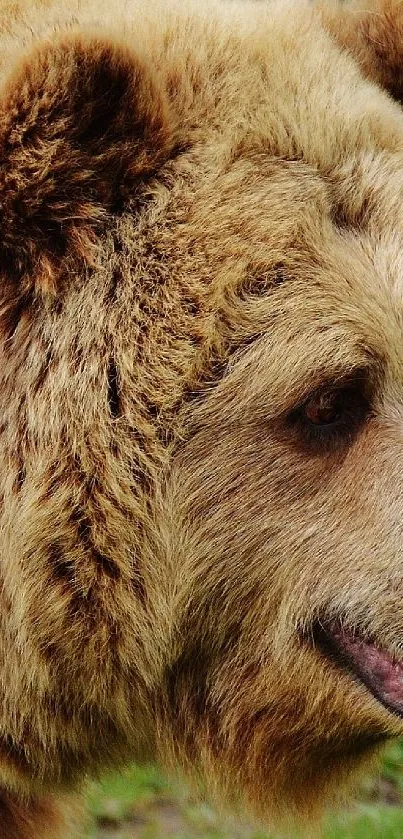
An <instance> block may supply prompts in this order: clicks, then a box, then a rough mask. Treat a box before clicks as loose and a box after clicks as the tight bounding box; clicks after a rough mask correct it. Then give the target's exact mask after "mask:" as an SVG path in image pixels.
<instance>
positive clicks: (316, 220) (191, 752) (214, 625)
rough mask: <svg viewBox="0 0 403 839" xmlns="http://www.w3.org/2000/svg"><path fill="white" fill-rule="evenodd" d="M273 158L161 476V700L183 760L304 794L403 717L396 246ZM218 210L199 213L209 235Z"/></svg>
mask: <svg viewBox="0 0 403 839" xmlns="http://www.w3.org/2000/svg"><path fill="white" fill-rule="evenodd" d="M240 165H242V166H243V165H244V164H240ZM266 166H267V168H266V169H265V165H264V163H262V161H261V160H259V161H258V162H257V164H256V168H255V169H254V175H255V179H254V178H253V177H252V176H251V171H250V170H249V172H248V177H249V179H250V180H249V184H250V182H252V183H253V187H252V186H250V185H249V187H248V185H247V184H246V183H245V184H244V189H240V190H239V196H240V197H239V199H237V200H238V206H239V212H240V214H241V215H242V207H244V206H245V208H246V206H247V205H248V201H249V206H251V205H252V201H253V198H252V192H253V189H256V184H257V183H258V182H259V174H260V175H261V177H262V184H261V188H260V195H259V200H258V202H257V204H258V206H259V209H260V211H261V213H260V212H259V216H258V219H257V218H256V217H253V220H251V219H250V217H249V220H248V217H247V214H246V212H245V216H244V217H242V222H241V224H242V229H243V230H247V231H248V235H247V240H248V244H247V245H246V244H245V246H244V248H245V250H244V260H243V259H242V258H240V256H239V252H238V251H237V259H236V260H234V262H233V263H232V265H231V267H229V265H228V264H227V265H226V266H225V271H227V272H229V273H230V275H231V282H233V283H234V285H233V289H234V291H233V293H232V294H228V286H226V294H225V296H224V298H222V299H221V302H220V304H219V305H218V307H217V308H218V310H219V312H220V314H219V317H220V319H221V322H222V324H223V332H222V334H224V335H225V339H226V340H227V341H228V343H227V344H226V346H227V347H228V346H229V345H231V354H230V358H229V360H228V365H227V367H226V368H225V369H223V370H221V369H220V371H219V379H218V380H216V381H214V383H212V384H211V385H210V386H208V387H207V388H206V389H205V390H204V391H203V392H202V393H201V394H197V395H194V396H193V399H191V400H190V404H189V407H188V409H187V413H185V417H186V422H185V428H186V439H185V441H184V442H182V443H181V445H180V446H179V447H178V451H177V453H176V455H175V457H174V459H173V464H172V471H171V475H170V478H169V481H168V491H167V498H168V501H169V511H170V517H171V518H170V520H171V521H172V522H173V525H171V527H172V531H173V536H171V539H172V543H171V550H172V566H173V567H175V568H176V577H175V579H176V580H177V590H176V598H177V600H176V604H175V611H174V614H175V619H176V621H177V622H178V632H179V638H180V639H181V640H180V642H179V647H178V650H177V657H176V658H174V660H173V663H172V668H171V671H170V672H169V673H168V686H169V687H168V696H169V701H168V703H167V704H168V707H169V709H170V712H169V716H170V719H171V726H172V731H173V733H174V737H175V740H177V739H178V733H179V738H181V737H182V738H183V739H180V748H183V746H184V747H185V751H186V753H187V755H188V759H189V762H192V761H195V759H196V760H197V759H198V756H199V755H200V754H202V755H203V759H204V760H207V759H208V755H210V759H211V753H212V754H213V755H215V757H216V759H217V762H218V763H221V766H222V767H223V778H222V782H223V784H224V785H225V786H226V785H228V787H229V790H230V791H231V790H232V791H233V790H236V791H237V792H238V791H239V789H241V788H244V789H245V787H246V788H247V790H248V793H249V796H250V799H252V800H253V801H256V798H258V800H259V804H260V805H261V806H262V808H263V809H265V808H266V807H267V802H268V798H270V805H271V807H272V808H273V807H274V808H275V807H276V804H277V801H278V799H280V800H281V801H282V802H283V801H284V798H285V799H286V800H287V805H288V808H289V810H290V809H292V807H293V806H295V807H296V808H297V809H300V810H301V809H307V808H309V807H310V806H311V803H312V804H314V803H315V802H316V799H317V796H318V792H319V791H320V795H321V797H323V795H325V794H327V792H328V790H329V788H331V787H332V786H333V785H334V780H335V777H337V778H338V783H339V784H340V783H341V782H343V781H345V779H346V776H347V772H348V768H349V767H350V765H352V764H356V763H357V761H358V759H359V758H360V757H361V755H363V756H364V757H365V759H366V760H367V759H368V753H369V752H370V751H371V749H373V748H374V747H377V746H378V745H379V743H382V742H383V741H384V739H385V738H386V737H387V736H388V735H391V734H392V733H395V732H398V731H399V729H400V726H401V722H400V720H399V717H400V716H401V714H402V710H403V704H402V702H403V692H402V680H403V671H402V667H401V664H399V659H401V652H400V650H401V645H402V630H401V606H400V601H401V585H402V583H401V561H402V553H401V550H402V549H401V544H402V498H401V490H400V481H399V473H400V470H401V467H402V451H401V408H400V405H399V397H398V393H399V389H400V387H401V385H400V382H401V375H402V374H401V370H402V359H401V340H400V337H399V336H400V334H401V329H402V309H401V299H402V286H401V279H400V277H401V271H402V264H403V263H402V255H401V247H400V243H399V237H398V236H396V234H395V231H393V232H391V231H386V230H381V229H379V231H375V230H371V231H369V230H365V229H363V230H351V229H345V228H342V227H340V226H339V225H337V224H335V222H334V219H333V218H332V214H331V210H330V211H329V206H326V202H325V200H324V190H323V184H321V182H320V179H319V178H317V176H315V175H314V174H313V173H309V171H308V170H307V169H304V167H303V166H300V164H297V165H296V164H284V163H283V162H277V163H273V164H271V166H270V167H269V165H267V164H266ZM269 168H270V178H269V177H267V179H266V174H267V173H268V170H269ZM231 178H232V181H233V182H234V169H233V170H232V172H231ZM283 178H286V187H285V186H284V182H283ZM280 185H281V187H280ZM276 188H278V189H279V192H280V188H281V194H282V203H281V209H282V212H281V214H279V215H280V217H279V218H278V219H270V224H269V225H268V226H269V230H268V232H267V233H266V235H265V233H264V228H265V226H266V224H267V218H269V217H270V207H271V206H272V202H275V200H276ZM288 189H289V190H290V193H289V194H290V196H291V195H293V199H294V200H292V199H291V198H290V199H289V200H287V198H288V196H287V191H286V190H288ZM219 194H220V195H221V197H222V196H223V195H225V188H224V187H223V186H222V187H221V190H219ZM304 196H305V202H304ZM299 201H301V204H299ZM229 212H230V211H229V208H227V207H226V206H225V199H223V198H222V203H221V205H220V208H219V209H218V210H217V215H216V216H213V217H212V218H211V225H210V226H209V227H208V229H207V230H206V228H205V227H204V226H203V225H201V226H200V228H199V229H200V231H201V233H200V238H202V239H203V242H204V245H205V247H206V248H207V249H211V250H212V249H214V248H215V247H217V248H218V237H219V235H222V231H223V218H224V217H226V216H227V213H228V214H229ZM283 214H284V215H283ZM251 228H253V232H249V231H251ZM256 228H259V230H258V232H257V230H256ZM216 231H219V233H217V232H216ZM287 237H288V238H287ZM272 239H273V241H274V242H277V243H278V242H282V245H281V248H282V250H281V252H279V251H278V250H277V251H276V248H275V245H274V246H273V250H274V253H275V259H274V264H270V255H271V252H272V246H271V242H272ZM207 240H208V242H207ZM265 248H266V261H264V251H265ZM260 249H261V250H260ZM259 250H260V253H259V256H258V252H259ZM260 259H261V270H260V273H259V271H258V268H257V261H258V260H260ZM240 266H241V267H240ZM235 289H237V292H239V293H237V292H235ZM369 289H370V292H369ZM231 342H232V343H231ZM178 534H179V536H178ZM181 644H182V645H183V647H182V646H181ZM171 715H172V716H171ZM190 720H191V722H190ZM173 749H174V753H175V744H174V745H173ZM176 750H177V751H176V754H177V753H178V747H177V746H176ZM274 767H276V769H275V772H274ZM273 775H274V780H273ZM268 791H269V792H268ZM271 795H272V796H273V798H271ZM310 797H312V802H311V800H310Z"/></svg>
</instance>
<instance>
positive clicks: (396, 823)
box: [87, 741, 403, 839]
mask: <svg viewBox="0 0 403 839" xmlns="http://www.w3.org/2000/svg"><path fill="white" fill-rule="evenodd" d="M88 803H89V810H90V813H91V817H92V820H91V825H90V826H89V830H88V833H87V839H274V837H272V836H270V835H269V834H268V833H262V832H259V831H256V829H254V828H252V827H250V826H248V825H247V824H240V823H239V822H235V823H234V824H233V825H228V824H225V823H224V821H223V819H222V818H220V817H219V816H218V815H217V814H216V813H215V812H214V810H213V809H212V808H211V807H210V806H209V805H208V804H206V803H205V802H200V801H197V800H196V799H195V798H194V796H192V795H191V794H190V793H189V791H188V790H186V788H184V787H180V786H178V785H177V784H175V783H174V782H169V781H168V780H166V779H165V778H164V777H163V775H162V774H161V773H160V772H159V771H158V770H157V769H156V768H155V767H154V766H145V767H135V766H134V767H132V768H131V769H130V770H128V771H127V772H126V773H124V774H122V775H109V776H107V777H105V778H104V780H103V781H102V782H101V783H99V784H97V785H93V786H92V787H91V789H90V791H89V796H88ZM402 837H403V741H402V742H397V743H395V744H393V745H392V746H391V747H390V749H389V751H388V753H387V755H386V757H385V759H384V762H383V765H382V772H381V775H380V776H379V777H377V778H375V779H373V780H372V781H369V782H368V783H367V784H366V786H365V787H364V789H363V790H362V794H361V796H360V798H359V800H357V801H356V802H353V804H352V805H351V807H350V808H349V809H348V810H347V811H345V812H343V813H341V814H339V815H338V816H337V817H333V818H332V819H331V820H329V821H328V823H327V826H326V827H325V828H324V830H323V833H322V839H402ZM287 839H292V837H287Z"/></svg>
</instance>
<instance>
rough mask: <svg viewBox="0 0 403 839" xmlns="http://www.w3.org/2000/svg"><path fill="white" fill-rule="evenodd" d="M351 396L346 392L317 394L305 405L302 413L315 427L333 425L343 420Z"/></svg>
mask: <svg viewBox="0 0 403 839" xmlns="http://www.w3.org/2000/svg"><path fill="white" fill-rule="evenodd" d="M349 398H351V394H350V393H349V392H348V391H347V392H346V390H333V391H332V390H330V391H324V392H322V393H317V394H315V395H314V396H312V397H311V398H310V399H309V400H308V402H306V403H305V405H304V407H303V409H302V413H303V415H304V417H305V418H306V419H307V420H308V421H309V422H311V423H312V424H313V425H331V424H333V423H335V422H337V421H338V420H339V419H341V417H342V415H343V408H344V407H347V405H348V403H349Z"/></svg>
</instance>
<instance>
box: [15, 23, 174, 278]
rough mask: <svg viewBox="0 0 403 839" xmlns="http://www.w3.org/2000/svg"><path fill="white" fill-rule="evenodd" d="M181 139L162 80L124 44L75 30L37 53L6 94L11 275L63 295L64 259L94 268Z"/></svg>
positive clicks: (20, 67)
mask: <svg viewBox="0 0 403 839" xmlns="http://www.w3.org/2000/svg"><path fill="white" fill-rule="evenodd" d="M173 133H174V129H173V125H172V118H171V115H170V114H169V112H168V106H167V102H166V97H165V95H164V92H163V90H162V87H161V85H160V84H159V83H158V79H157V77H156V76H155V75H154V74H153V72H152V68H149V67H147V66H146V65H145V64H144V63H143V62H142V61H141V60H140V59H139V58H138V57H137V56H136V55H135V54H134V53H133V52H132V51H131V49H130V48H129V47H127V46H126V45H125V44H123V43H122V44H119V43H117V42H116V41H113V40H112V39H110V38H108V37H105V38H104V37H102V35H101V36H100V35H99V34H97V35H89V34H87V35H82V34H74V33H71V34H69V35H68V36H64V37H63V38H60V39H59V40H58V41H57V42H56V43H50V42H46V43H42V44H41V45H39V46H37V47H36V48H35V49H34V50H33V52H32V53H31V54H30V55H28V56H27V57H26V58H25V60H24V61H23V62H22V63H20V64H19V65H18V66H17V67H16V68H15V70H14V72H13V73H12V75H11V77H10V78H9V80H8V82H7V84H6V87H5V89H4V90H3V92H2V93H1V92H0V271H1V273H2V274H3V277H4V276H5V275H6V276H7V277H9V278H10V279H11V280H12V281H14V280H16V281H18V283H19V284H22V286H23V287H25V290H28V286H29V285H31V286H32V285H35V287H36V288H42V289H44V290H45V289H48V290H49V291H52V290H53V291H55V290H56V288H57V278H58V275H59V274H60V271H62V269H63V263H64V262H65V260H66V258H69V260H70V263H71V257H73V258H74V257H75V258H79V259H84V260H86V261H88V262H90V261H91V253H93V243H94V240H95V238H96V234H97V232H98V231H99V230H100V229H101V226H102V223H103V222H104V221H105V218H106V216H107V214H108V212H111V211H114V210H118V209H119V207H121V206H122V205H123V204H124V202H125V200H127V199H128V198H129V197H132V196H133V195H134V194H135V190H136V184H138V183H139V182H141V181H142V180H143V179H144V178H146V177H147V176H149V175H151V174H152V173H153V172H155V171H156V170H157V169H158V167H159V166H160V164H161V163H162V162H163V160H165V159H166V158H167V157H168V156H169V155H170V152H171V150H172V147H173V143H174V141H173Z"/></svg>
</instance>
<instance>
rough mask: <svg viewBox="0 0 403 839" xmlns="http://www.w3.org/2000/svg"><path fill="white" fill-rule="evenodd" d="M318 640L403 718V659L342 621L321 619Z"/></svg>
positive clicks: (331, 655)
mask: <svg viewBox="0 0 403 839" xmlns="http://www.w3.org/2000/svg"><path fill="white" fill-rule="evenodd" d="M313 638H314V641H315V643H317V645H318V646H319V647H320V649H321V651H322V652H323V653H325V655H326V656H327V657H328V658H331V659H333V661H335V662H336V663H337V665H338V666H341V667H342V668H343V669H346V670H348V671H349V672H350V673H351V674H352V675H354V676H355V677H356V678H358V679H359V680H360V682H362V683H363V684H364V685H365V687H366V688H367V689H368V690H369V691H370V692H371V693H372V694H373V696H374V697H375V698H376V699H377V700H378V701H379V702H381V704H382V705H384V707H385V708H387V709H388V711H392V713H394V714H397V715H398V716H400V717H403V661H398V660H396V658H395V657H394V656H393V655H392V654H391V653H389V652H388V651H387V650H384V649H382V647H381V646H378V645H377V644H376V643H375V642H374V641H371V640H367V639H365V638H364V637H363V636H361V635H360V634H359V633H358V632H356V631H353V630H351V629H348V628H347V627H345V626H343V624H341V623H340V622H337V621H332V622H330V623H328V624H326V623H322V622H320V623H319V622H318V623H317V624H316V625H315V627H314V631H313Z"/></svg>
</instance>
